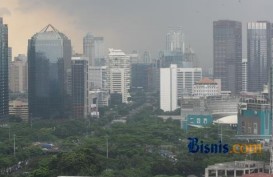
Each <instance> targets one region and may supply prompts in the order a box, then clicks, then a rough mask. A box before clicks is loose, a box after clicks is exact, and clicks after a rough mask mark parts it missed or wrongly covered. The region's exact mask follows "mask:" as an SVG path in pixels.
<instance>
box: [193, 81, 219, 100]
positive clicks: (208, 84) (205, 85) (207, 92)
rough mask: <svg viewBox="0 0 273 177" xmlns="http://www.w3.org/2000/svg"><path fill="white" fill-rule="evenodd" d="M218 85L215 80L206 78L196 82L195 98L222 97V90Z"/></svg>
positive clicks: (194, 88) (194, 87) (194, 86)
mask: <svg viewBox="0 0 273 177" xmlns="http://www.w3.org/2000/svg"><path fill="white" fill-rule="evenodd" d="M220 89H221V88H220V86H219V85H218V83H217V82H216V81H214V80H211V79H209V78H207V77H204V78H203V79H201V80H200V81H198V82H196V83H195V84H194V85H193V92H192V94H193V96H198V97H207V96H214V95H220V94H221V90H220Z"/></svg>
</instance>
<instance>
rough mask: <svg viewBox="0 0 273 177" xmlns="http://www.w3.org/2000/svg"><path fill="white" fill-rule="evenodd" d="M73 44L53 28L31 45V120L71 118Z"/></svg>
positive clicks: (29, 51)
mask: <svg viewBox="0 0 273 177" xmlns="http://www.w3.org/2000/svg"><path fill="white" fill-rule="evenodd" d="M71 54H72V50H71V41H70V39H68V37H67V36H65V35H64V34H63V33H61V32H59V31H58V30H57V29H56V28H54V27H53V26H52V25H48V26H46V27H45V28H44V29H42V30H41V31H40V32H38V33H36V34H35V35H34V36H32V38H31V39H30V40H29V42H28V76H29V80H28V97H29V112H30V118H32V117H41V118H50V117H52V118H55V117H57V118H60V117H61V118H63V117H69V116H70V115H71V83H70V82H69V80H70V79H71Z"/></svg>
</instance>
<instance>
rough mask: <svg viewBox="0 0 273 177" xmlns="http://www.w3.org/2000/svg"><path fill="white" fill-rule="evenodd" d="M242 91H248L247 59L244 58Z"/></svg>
mask: <svg viewBox="0 0 273 177" xmlns="http://www.w3.org/2000/svg"><path fill="white" fill-rule="evenodd" d="M242 91H243V92H247V59H246V58H243V60H242Z"/></svg>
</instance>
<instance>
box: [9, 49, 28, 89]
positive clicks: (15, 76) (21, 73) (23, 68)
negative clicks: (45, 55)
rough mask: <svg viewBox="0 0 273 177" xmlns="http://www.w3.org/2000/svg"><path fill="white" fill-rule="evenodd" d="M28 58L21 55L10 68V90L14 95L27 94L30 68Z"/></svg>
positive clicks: (15, 58)
mask: <svg viewBox="0 0 273 177" xmlns="http://www.w3.org/2000/svg"><path fill="white" fill-rule="evenodd" d="M27 66H28V65H27V57H26V56H25V55H22V54H19V55H18V56H17V57H14V61H12V62H11V63H10V67H9V69H10V70H9V90H10V92H13V93H27V88H28V67H27Z"/></svg>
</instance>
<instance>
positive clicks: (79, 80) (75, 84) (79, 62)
mask: <svg viewBox="0 0 273 177" xmlns="http://www.w3.org/2000/svg"><path fill="white" fill-rule="evenodd" d="M71 61H72V65H71V68H72V111H73V118H77V119H79V118H87V116H88V109H89V103H88V94H89V88H88V58H87V57H72V60H71Z"/></svg>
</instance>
